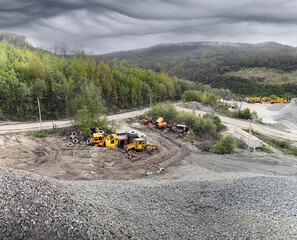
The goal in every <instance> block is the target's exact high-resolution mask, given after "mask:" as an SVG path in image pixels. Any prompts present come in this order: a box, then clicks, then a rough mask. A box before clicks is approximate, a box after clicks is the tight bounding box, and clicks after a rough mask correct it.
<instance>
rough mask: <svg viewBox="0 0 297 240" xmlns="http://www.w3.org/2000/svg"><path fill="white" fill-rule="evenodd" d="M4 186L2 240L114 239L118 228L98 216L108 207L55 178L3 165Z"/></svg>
mask: <svg viewBox="0 0 297 240" xmlns="http://www.w3.org/2000/svg"><path fill="white" fill-rule="evenodd" d="M0 186H1V188H0V239H93V238H94V236H100V238H107V239H112V238H113V237H112V236H113V232H112V231H110V232H109V230H110V229H111V230H113V231H115V230H117V228H116V227H115V226H113V228H111V227H109V223H108V222H106V221H105V219H104V218H99V217H98V215H96V212H100V214H101V215H102V214H108V212H107V211H106V210H105V209H104V208H100V206H94V205H93V204H92V203H90V202H87V201H81V200H80V199H79V198H77V197H75V194H76V193H75V192H74V191H73V190H74V189H70V188H69V187H68V186H67V184H62V183H59V182H58V181H56V180H54V179H49V178H44V177H39V176H37V175H33V174H27V173H24V172H19V171H15V170H8V169H4V168H0ZM99 208H100V209H99ZM121 234H122V233H121ZM122 235H123V236H125V234H122ZM95 239H97V238H95Z"/></svg>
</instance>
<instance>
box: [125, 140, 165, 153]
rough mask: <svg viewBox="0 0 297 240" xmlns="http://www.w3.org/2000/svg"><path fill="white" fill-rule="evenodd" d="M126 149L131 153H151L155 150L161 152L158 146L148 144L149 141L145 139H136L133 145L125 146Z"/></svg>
mask: <svg viewBox="0 0 297 240" xmlns="http://www.w3.org/2000/svg"><path fill="white" fill-rule="evenodd" d="M124 149H125V150H126V151H129V150H136V151H143V150H148V151H149V152H151V151H154V150H159V149H160V147H159V146H158V145H151V144H147V141H146V139H144V138H135V139H134V140H133V143H130V144H128V145H125V146H124Z"/></svg>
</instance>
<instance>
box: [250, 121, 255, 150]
mask: <svg viewBox="0 0 297 240" xmlns="http://www.w3.org/2000/svg"><path fill="white" fill-rule="evenodd" d="M249 125H250V127H249V151H250V147H251V145H250V142H251V141H252V143H253V149H254V152H255V142H254V138H252V121H251V119H249Z"/></svg>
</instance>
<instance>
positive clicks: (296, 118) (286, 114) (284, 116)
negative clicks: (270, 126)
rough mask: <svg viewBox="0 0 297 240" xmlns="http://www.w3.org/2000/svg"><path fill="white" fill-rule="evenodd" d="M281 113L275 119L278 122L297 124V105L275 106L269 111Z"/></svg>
mask: <svg viewBox="0 0 297 240" xmlns="http://www.w3.org/2000/svg"><path fill="white" fill-rule="evenodd" d="M274 109H276V110H275V111H279V113H278V115H277V116H276V117H275V120H277V121H288V122H291V123H294V124H297V104H296V103H290V104H274V106H271V107H270V108H269V110H272V111H273V110H274Z"/></svg>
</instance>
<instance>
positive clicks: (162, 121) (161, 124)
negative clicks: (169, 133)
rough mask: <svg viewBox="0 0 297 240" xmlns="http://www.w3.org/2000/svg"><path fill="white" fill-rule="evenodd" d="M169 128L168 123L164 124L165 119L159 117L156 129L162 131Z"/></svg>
mask: <svg viewBox="0 0 297 240" xmlns="http://www.w3.org/2000/svg"><path fill="white" fill-rule="evenodd" d="M166 127H167V122H164V118H162V117H159V118H158V120H157V121H156V128H159V129H162V128H166Z"/></svg>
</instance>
